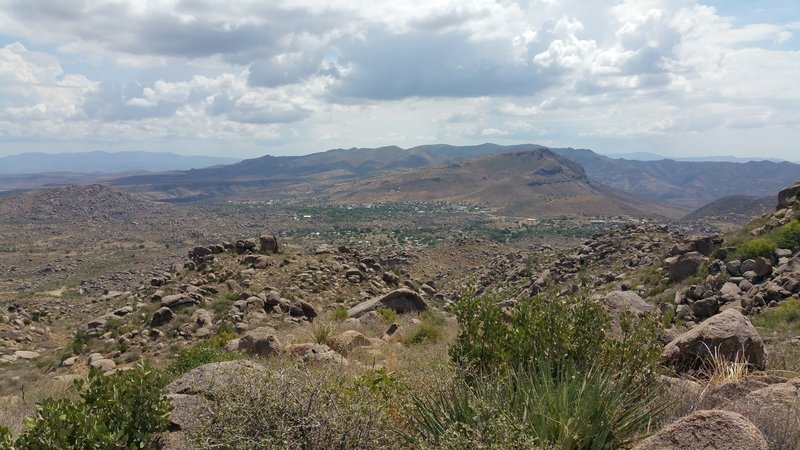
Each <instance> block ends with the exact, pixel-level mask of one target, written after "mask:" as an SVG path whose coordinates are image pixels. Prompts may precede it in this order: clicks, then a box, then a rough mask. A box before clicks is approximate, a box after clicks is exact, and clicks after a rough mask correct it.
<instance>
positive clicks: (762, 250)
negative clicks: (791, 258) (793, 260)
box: [738, 238, 778, 259]
mask: <svg viewBox="0 0 800 450" xmlns="http://www.w3.org/2000/svg"><path fill="white" fill-rule="evenodd" d="M777 249H778V246H777V245H776V244H775V243H774V242H772V241H771V240H769V239H767V238H756V239H752V240H750V241H746V242H743V243H742V244H741V245H739V249H738V250H739V251H738V254H739V257H740V258H743V259H750V258H758V257H759V256H763V257H765V258H769V257H770V256H771V255H772V252H774V251H775V250H777Z"/></svg>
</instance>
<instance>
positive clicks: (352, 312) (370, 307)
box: [347, 288, 428, 318]
mask: <svg viewBox="0 0 800 450" xmlns="http://www.w3.org/2000/svg"><path fill="white" fill-rule="evenodd" d="M380 308H390V309H393V310H395V311H396V312H397V313H398V314H404V313H408V312H419V311H425V310H427V309H428V304H427V303H425V300H423V298H422V297H421V296H420V295H419V294H418V293H417V292H414V291H412V290H411V289H406V288H401V289H396V290H394V291H392V292H389V293H388V294H385V295H383V296H380V297H375V298H373V299H371V300H366V301H364V302H361V303H359V304H358V305H356V306H354V307H352V308H350V309H349V310H348V311H347V315H348V316H349V317H353V318H359V317H361V316H363V315H364V314H366V313H368V312H370V311H375V310H377V309H380Z"/></svg>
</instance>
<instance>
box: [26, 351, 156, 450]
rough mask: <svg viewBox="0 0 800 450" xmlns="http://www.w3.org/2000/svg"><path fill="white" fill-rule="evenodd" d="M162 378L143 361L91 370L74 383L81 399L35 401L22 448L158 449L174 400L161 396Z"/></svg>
mask: <svg viewBox="0 0 800 450" xmlns="http://www.w3.org/2000/svg"><path fill="white" fill-rule="evenodd" d="M163 384H164V380H163V377H162V376H161V375H160V374H159V373H158V372H157V371H155V370H153V369H151V368H149V367H147V366H146V365H144V364H140V365H138V366H136V368H134V369H133V370H129V371H124V372H118V373H116V374H114V375H112V376H105V375H103V374H102V373H100V372H99V371H96V370H95V371H91V372H90V373H89V378H88V380H87V381H85V380H78V381H76V383H75V385H76V389H77V391H78V393H79V396H80V398H79V399H78V400H75V401H73V400H69V399H58V400H53V399H48V400H45V401H43V402H41V403H39V404H38V405H37V414H36V416H35V417H34V418H30V419H28V422H27V423H26V430H25V431H24V432H23V433H22V435H20V437H19V438H18V439H17V440H16V443H15V446H16V448H19V449H56V448H61V449H115V448H118V449H129V448H154V445H155V442H154V435H155V433H157V432H159V431H163V430H166V428H167V425H169V420H168V418H169V412H170V403H169V401H168V400H167V399H166V398H165V397H163V396H162V395H161V388H162V387H163Z"/></svg>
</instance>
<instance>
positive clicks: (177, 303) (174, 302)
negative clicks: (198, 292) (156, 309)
mask: <svg viewBox="0 0 800 450" xmlns="http://www.w3.org/2000/svg"><path fill="white" fill-rule="evenodd" d="M198 303H200V302H199V301H198V300H196V299H195V298H193V297H190V296H189V295H186V294H172V295H167V296H164V297H163V298H162V299H161V306H165V307H167V308H172V309H175V308H180V307H181V306H193V305H197V304H198Z"/></svg>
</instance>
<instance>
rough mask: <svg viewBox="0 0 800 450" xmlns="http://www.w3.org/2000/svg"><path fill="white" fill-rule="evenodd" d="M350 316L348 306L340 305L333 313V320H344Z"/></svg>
mask: <svg viewBox="0 0 800 450" xmlns="http://www.w3.org/2000/svg"><path fill="white" fill-rule="evenodd" d="M348 317H349V316H348V315H347V307H346V306H344V305H338V306H337V307H336V309H334V310H333V312H332V313H331V320H333V321H336V322H344V321H345V320H347V318H348Z"/></svg>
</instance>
